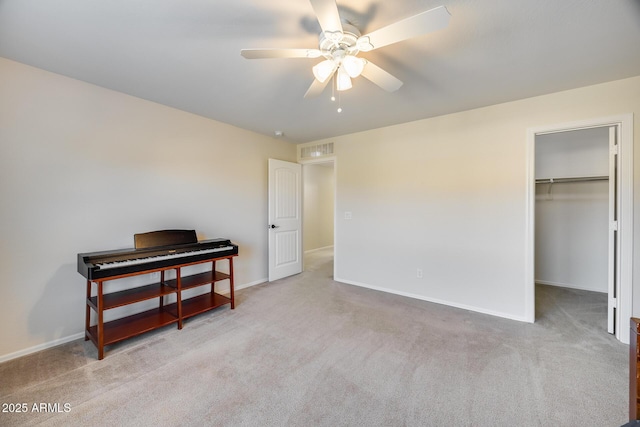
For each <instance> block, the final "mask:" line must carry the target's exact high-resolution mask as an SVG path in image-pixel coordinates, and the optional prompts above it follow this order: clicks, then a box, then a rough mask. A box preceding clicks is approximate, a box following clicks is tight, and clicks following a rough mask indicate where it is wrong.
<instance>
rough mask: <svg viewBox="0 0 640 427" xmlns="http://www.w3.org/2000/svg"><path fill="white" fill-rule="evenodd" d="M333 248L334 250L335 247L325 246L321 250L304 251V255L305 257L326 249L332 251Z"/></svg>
mask: <svg viewBox="0 0 640 427" xmlns="http://www.w3.org/2000/svg"><path fill="white" fill-rule="evenodd" d="M331 248H333V245H329V246H323V247H321V248H315V249H309V250H306V251H304V254H305V255H306V254H312V253H314V252H318V251H324V250H325V249H331Z"/></svg>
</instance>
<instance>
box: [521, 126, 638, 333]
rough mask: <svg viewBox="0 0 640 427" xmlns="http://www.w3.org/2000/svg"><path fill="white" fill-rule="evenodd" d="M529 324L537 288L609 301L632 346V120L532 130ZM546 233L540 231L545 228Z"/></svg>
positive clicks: (611, 326) (613, 326) (617, 329)
mask: <svg viewBox="0 0 640 427" xmlns="http://www.w3.org/2000/svg"><path fill="white" fill-rule="evenodd" d="M527 144H528V160H529V161H528V177H529V184H528V190H529V194H528V195H529V197H528V204H529V206H528V209H527V211H528V215H529V218H528V230H527V241H528V244H527V261H528V262H527V281H528V295H527V298H526V300H527V318H528V320H530V321H531V322H533V321H535V283H536V280H537V281H538V282H542V283H545V282H546V284H549V285H556V286H557V285H560V286H565V287H567V288H577V289H582V290H586V291H596V292H606V293H607V294H608V305H609V310H608V315H609V319H608V330H609V332H611V333H615V335H616V338H617V339H618V340H620V341H623V342H627V341H628V338H629V337H628V333H626V332H627V328H625V325H626V324H627V322H628V319H629V317H630V315H631V283H632V282H631V264H632V260H633V257H632V253H631V251H632V238H633V232H632V218H633V216H632V210H633V206H632V203H631V200H632V194H633V189H632V186H633V181H632V175H633V168H632V166H633V165H632V161H633V160H632V158H633V154H632V150H633V145H632V118H631V115H625V116H620V117H613V118H605V119H596V120H590V121H584V122H579V123H571V124H565V125H557V126H550V127H546V128H538V129H529V130H528V142H527ZM539 228H540V229H539Z"/></svg>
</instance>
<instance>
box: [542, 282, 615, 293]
mask: <svg viewBox="0 0 640 427" xmlns="http://www.w3.org/2000/svg"><path fill="white" fill-rule="evenodd" d="M536 285H547V286H556V287H558V288H569V289H577V290H580V291H589V292H598V293H600V294H606V293H607V291H601V290H598V289H593V288H585V287H584V286H578V285H572V284H571V283H560V282H550V281H548V280H536Z"/></svg>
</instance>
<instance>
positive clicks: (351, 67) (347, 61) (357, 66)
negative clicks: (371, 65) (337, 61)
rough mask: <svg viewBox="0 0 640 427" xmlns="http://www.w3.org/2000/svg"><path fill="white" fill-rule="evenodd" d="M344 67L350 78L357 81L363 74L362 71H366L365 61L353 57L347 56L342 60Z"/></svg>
mask: <svg viewBox="0 0 640 427" xmlns="http://www.w3.org/2000/svg"><path fill="white" fill-rule="evenodd" d="M342 65H343V66H344V69H345V71H346V72H347V74H349V77H351V78H352V79H355V78H356V77H358V76H359V75H360V74H362V70H364V66H365V60H364V59H362V58H357V57H355V56H353V55H347V56H346V57H345V58H344V59H343V60H342Z"/></svg>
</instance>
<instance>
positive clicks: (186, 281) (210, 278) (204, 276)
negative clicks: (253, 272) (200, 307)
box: [164, 271, 230, 291]
mask: <svg viewBox="0 0 640 427" xmlns="http://www.w3.org/2000/svg"><path fill="white" fill-rule="evenodd" d="M229 277H230V276H229V275H228V274H225V273H221V272H219V271H215V272H213V271H206V272H204V273H199V274H192V275H190V276H183V277H181V278H180V285H181V286H180V288H181V289H182V290H183V291H184V290H185V289H191V288H196V287H198V286H202V285H208V284H209V283H215V282H219V281H221V280H226V279H229ZM164 283H165V284H166V285H167V286H170V287H172V288H176V287H177V286H178V280H177V279H171V280H165V282H164Z"/></svg>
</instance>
